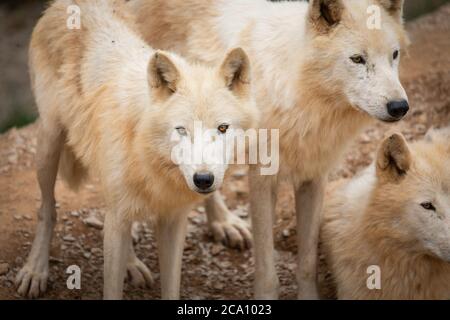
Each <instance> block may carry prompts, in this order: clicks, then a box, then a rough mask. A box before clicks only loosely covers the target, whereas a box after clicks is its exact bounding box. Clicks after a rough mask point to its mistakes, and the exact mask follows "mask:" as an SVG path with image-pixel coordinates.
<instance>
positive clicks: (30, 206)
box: [0, 5, 450, 299]
mask: <svg viewBox="0 0 450 320" xmlns="http://www.w3.org/2000/svg"><path fill="white" fill-rule="evenodd" d="M449 18H450V5H447V6H445V7H442V8H441V9H440V10H439V11H438V12H436V13H434V14H431V15H428V16H425V17H423V18H420V19H419V20H416V21H414V22H412V23H409V24H408V31H409V33H410V36H411V40H412V46H411V47H410V51H409V57H406V58H404V59H403V64H402V78H403V79H402V80H403V83H404V85H405V87H406V89H407V92H408V94H409V97H410V103H411V107H412V110H411V112H410V114H409V115H408V117H407V118H406V121H403V122H401V123H399V124H395V125H386V124H382V123H377V124H376V125H374V126H373V127H372V128H370V129H369V130H367V131H366V132H365V133H364V134H363V135H362V136H361V137H360V138H359V139H358V142H357V143H355V145H354V147H353V148H352V149H351V152H350V153H349V154H348V155H347V157H346V161H345V163H344V164H343V165H342V167H341V168H340V169H339V170H337V172H336V173H335V174H334V175H333V179H337V178H340V177H351V176H352V175H353V174H354V173H355V172H357V171H358V170H360V169H361V168H362V167H364V166H366V165H368V164H369V163H370V162H371V161H372V159H373V155H374V151H375V149H376V147H377V144H378V142H379V141H380V139H381V138H382V137H383V135H384V134H385V132H386V131H388V130H393V129H395V130H400V131H401V132H403V134H405V136H406V137H407V138H408V139H409V140H414V139H419V138H421V137H422V136H423V135H424V134H425V132H426V131H427V129H428V128H429V127H431V126H438V127H439V126H446V125H449V124H450V55H449V52H450V19H449ZM35 136H36V125H35V124H34V125H31V126H29V127H26V128H23V129H20V130H15V129H13V130H11V131H9V132H8V133H6V134H4V135H2V136H0V299H18V298H20V297H19V296H18V295H17V294H16V290H15V288H14V284H13V280H14V278H15V275H16V273H17V271H18V270H19V268H20V267H21V266H22V264H23V262H24V260H25V259H26V256H27V254H28V252H29V249H30V246H31V241H32V239H33V236H34V228H35V223H36V218H35V214H36V211H37V209H38V207H39V202H40V195H39V190H38V186H37V182H36V179H35V164H34V155H35V153H36V148H37V146H36V137H35ZM56 194H57V199H58V212H59V216H58V223H57V226H56V231H55V235H54V239H53V243H52V249H51V263H50V281H49V288H48V292H47V293H46V295H45V297H44V298H46V299H99V298H101V295H102V286H103V280H102V267H103V258H102V232H101V231H100V230H99V229H101V226H102V222H101V221H102V217H103V214H104V210H105V208H104V204H103V201H102V199H101V197H100V195H99V192H98V188H97V185H96V182H95V181H93V182H92V183H91V184H89V185H87V186H86V187H85V188H83V189H82V190H81V191H80V192H79V193H77V194H75V193H73V192H71V191H70V190H68V189H67V188H66V187H65V186H64V184H63V183H62V182H61V181H58V183H57V192H56ZM224 194H225V196H226V201H227V204H228V206H229V207H230V208H231V209H232V210H233V211H234V212H235V213H236V214H238V215H240V216H241V217H243V218H244V219H248V202H247V198H248V187H247V178H246V175H245V169H242V168H238V169H236V170H235V171H234V173H233V174H231V175H230V178H229V179H228V183H227V184H226V187H225V190H224ZM279 197H280V201H279V206H278V208H277V211H278V219H277V223H276V230H275V233H276V235H275V239H276V248H277V253H278V266H277V267H278V272H279V275H280V280H281V285H282V289H281V298H283V299H293V298H295V296H296V294H295V292H296V285H295V276H294V270H295V267H296V264H295V252H296V246H295V229H294V226H295V221H294V219H293V194H292V192H291V191H290V189H289V188H288V187H287V186H283V187H282V190H281V191H280V195H279ZM139 239H140V240H139V242H138V243H137V245H136V247H137V253H138V256H139V257H141V258H142V259H143V261H144V262H145V263H146V264H147V265H148V266H149V267H150V269H151V270H152V272H153V275H154V277H155V280H156V281H155V284H154V286H153V287H152V288H149V289H134V288H132V287H131V286H129V285H127V286H126V289H125V298H126V299H154V298H159V297H160V285H159V277H158V265H157V256H156V247H155V241H154V238H153V233H152V231H151V228H150V227H149V226H148V225H144V226H143V228H142V230H141V231H140V238H139ZM73 264H76V265H78V266H80V268H81V270H82V284H81V285H82V288H81V290H74V291H71V290H68V289H67V286H66V280H67V276H68V275H67V274H66V268H67V267H68V266H70V265H73ZM324 276H326V275H324V274H321V278H323V277H324ZM252 281H253V257H252V254H251V251H244V252H239V251H236V250H231V249H228V248H226V247H224V246H223V245H221V244H215V243H213V242H212V239H211V237H210V236H209V234H208V229H207V226H206V223H205V215H204V208H203V207H202V206H200V207H198V208H197V210H196V211H194V212H192V213H191V215H190V224H189V232H188V237H187V243H186V250H185V253H184V258H183V278H182V293H181V296H182V298H186V299H206V298H207V299H241V298H250V297H251V288H252Z"/></svg>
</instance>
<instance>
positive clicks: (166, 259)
mask: <svg viewBox="0 0 450 320" xmlns="http://www.w3.org/2000/svg"><path fill="white" fill-rule="evenodd" d="M188 213H189V209H188V210H183V211H181V212H177V213H170V214H169V215H168V216H160V217H159V219H158V225H157V232H156V233H157V239H158V251H159V268H160V274H161V291H162V292H161V297H162V299H163V300H178V299H179V298H180V282H181V261H182V258H183V249H184V241H185V238H186V226H187V215H188Z"/></svg>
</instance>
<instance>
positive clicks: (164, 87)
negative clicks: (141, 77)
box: [147, 51, 180, 96]
mask: <svg viewBox="0 0 450 320" xmlns="http://www.w3.org/2000/svg"><path fill="white" fill-rule="evenodd" d="M147 72H148V82H149V85H150V88H152V89H154V90H156V91H157V92H159V93H160V94H164V95H166V96H169V95H171V94H172V93H174V92H176V91H177V85H178V82H179V80H180V72H179V71H178V69H177V67H176V66H175V64H174V63H173V62H172V60H171V59H170V58H169V57H168V56H167V55H166V54H165V53H162V52H159V51H158V52H156V53H155V54H154V55H153V57H152V58H151V59H150V63H149V65H148V70H147Z"/></svg>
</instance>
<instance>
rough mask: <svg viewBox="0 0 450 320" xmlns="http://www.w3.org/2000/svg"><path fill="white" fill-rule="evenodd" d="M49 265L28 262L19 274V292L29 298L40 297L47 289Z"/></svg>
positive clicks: (17, 284)
mask: <svg viewBox="0 0 450 320" xmlns="http://www.w3.org/2000/svg"><path fill="white" fill-rule="evenodd" d="M47 280H48V267H46V266H43V267H41V268H38V267H34V266H32V265H30V264H26V265H25V266H24V267H23V268H22V269H21V270H20V271H19V273H18V274H17V277H16V286H17V292H18V293H19V294H20V295H21V296H22V297H26V298H29V299H36V298H39V296H41V295H42V294H43V293H44V292H45V291H46V290H47Z"/></svg>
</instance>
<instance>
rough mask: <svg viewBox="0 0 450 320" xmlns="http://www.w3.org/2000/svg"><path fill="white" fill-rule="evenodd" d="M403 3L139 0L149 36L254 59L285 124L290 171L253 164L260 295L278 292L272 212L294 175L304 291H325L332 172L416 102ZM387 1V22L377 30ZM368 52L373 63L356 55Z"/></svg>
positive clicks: (203, 53) (203, 52)
mask: <svg viewBox="0 0 450 320" xmlns="http://www.w3.org/2000/svg"><path fill="white" fill-rule="evenodd" d="M402 4H403V1H400V0H392V1H377V0H362V1H361V0H357V1H356V0H342V1H340V0H334V1H325V0H312V1H310V2H309V4H308V3H306V2H279V3H271V2H268V1H264V0H259V1H257V0H255V1H249V0H235V1H228V0H217V1H215V0H206V1H205V0H132V1H130V4H129V5H130V7H131V8H132V9H133V10H134V12H135V13H136V14H137V15H138V26H139V28H140V30H141V33H142V34H143V35H144V37H145V39H146V40H147V42H148V43H150V44H152V45H153V46H154V47H157V48H163V49H171V50H174V51H176V52H179V53H181V54H183V55H185V56H187V57H190V58H192V59H195V60H200V61H205V62H208V63H215V62H217V61H218V59H220V57H221V53H222V52H224V51H226V50H227V49H228V48H231V47H233V46H237V45H238V46H240V47H243V48H244V49H245V50H246V52H247V53H248V54H249V56H250V59H251V61H252V65H253V68H252V70H253V79H257V81H255V83H254V85H255V98H256V100H257V104H258V107H259V108H261V110H262V123H261V127H263V128H275V129H279V130H280V148H281V150H280V152H281V159H280V165H281V171H280V173H279V175H278V176H277V177H262V176H260V174H259V169H258V168H255V167H251V168H250V188H251V195H250V201H251V215H252V219H253V220H252V221H253V224H252V227H253V235H254V238H255V239H254V241H255V259H256V260H255V262H256V274H255V297H256V298H276V297H277V296H278V286H279V284H278V277H277V275H276V271H275V262H274V248H273V236H272V224H273V221H272V219H273V218H272V217H273V210H274V208H275V204H276V194H277V184H278V182H279V181H280V180H282V179H288V180H289V181H291V182H292V184H293V187H294V189H295V192H296V213H297V224H298V232H297V233H298V235H299V236H298V245H299V254H298V264H299V269H298V272H297V281H298V285H299V292H298V297H299V298H307V299H309V298H317V296H318V294H317V288H316V263H317V262H316V257H317V243H318V234H319V225H320V212H321V207H322V198H323V193H324V192H323V190H324V185H325V182H326V180H327V175H328V172H329V171H330V170H332V169H333V167H335V166H336V164H337V163H338V161H339V159H340V158H341V156H342V154H343V153H344V151H345V150H346V149H347V147H348V146H349V144H350V143H351V141H352V140H353V139H354V138H355V137H356V136H357V135H358V133H359V131H360V130H361V129H363V128H365V127H366V126H367V125H368V124H369V123H370V121H371V117H372V118H378V119H380V120H383V121H391V120H392V119H391V118H390V116H389V115H388V113H387V109H386V103H387V102H389V101H390V100H396V99H406V94H405V91H404V90H403V87H402V86H401V84H400V82H399V79H398V59H399V57H396V58H395V59H394V56H395V55H394V53H395V51H396V50H399V52H401V51H402V50H403V49H404V48H405V46H406V44H407V38H406V36H405V34H404V31H403V26H402V20H401V9H402ZM370 5H378V7H379V8H380V12H381V19H382V28H381V29H380V30H369V29H368V28H367V23H366V21H367V19H368V14H367V8H368V7H369V6H370ZM354 55H361V56H364V58H365V60H366V62H367V63H366V64H365V65H364V66H363V65H362V64H356V63H354V62H352V60H351V59H350V58H351V57H353V56H354Z"/></svg>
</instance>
